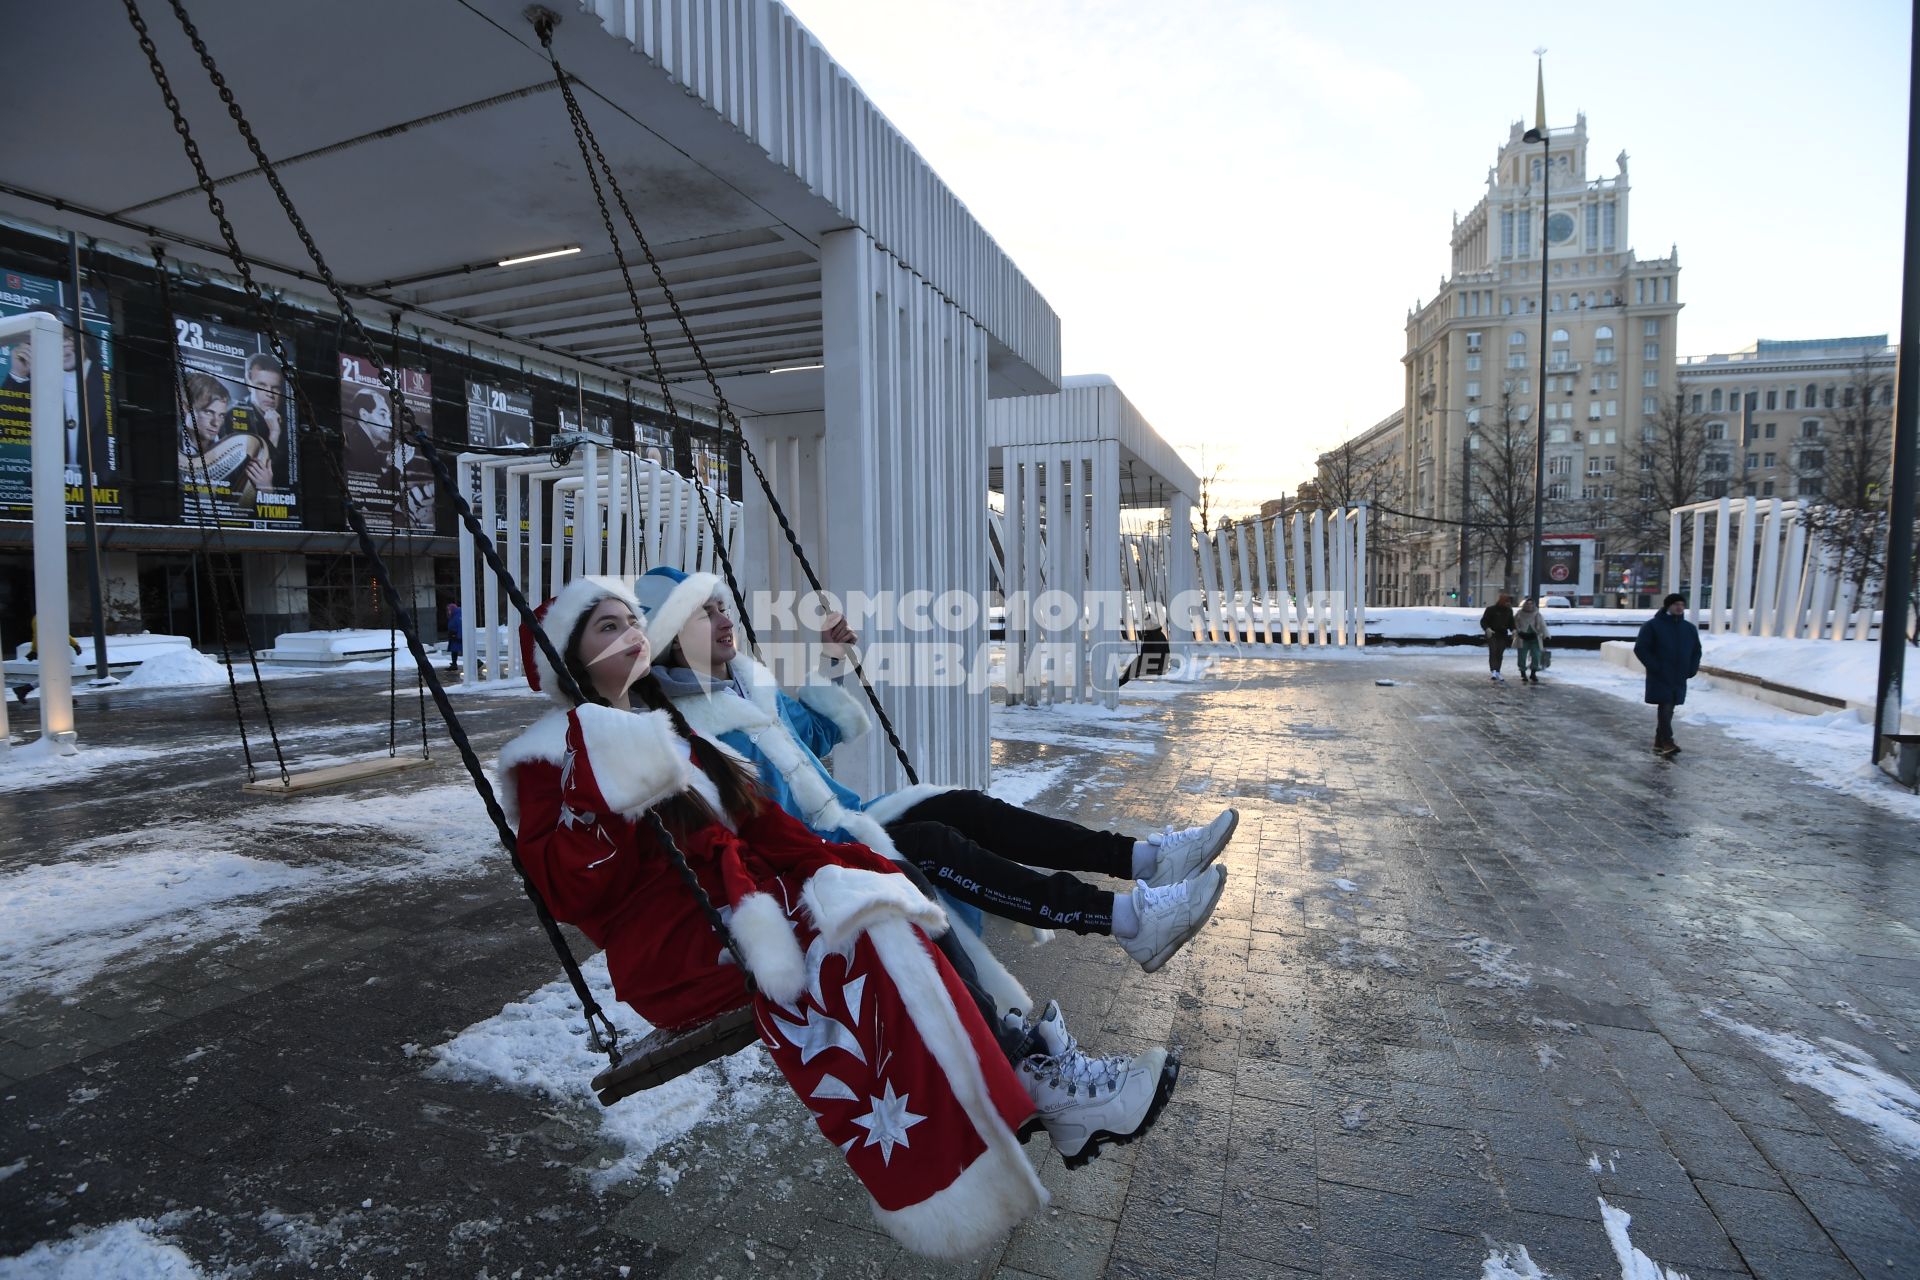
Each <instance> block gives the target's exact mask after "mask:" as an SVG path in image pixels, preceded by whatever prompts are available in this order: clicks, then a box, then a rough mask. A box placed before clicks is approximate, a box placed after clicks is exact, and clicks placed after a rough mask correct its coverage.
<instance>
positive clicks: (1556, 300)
mask: <svg viewBox="0 0 1920 1280" xmlns="http://www.w3.org/2000/svg"><path fill="white" fill-rule="evenodd" d="M1553 270H1554V274H1556V275H1558V274H1559V271H1560V267H1559V264H1558V263H1556V264H1555V265H1554V268H1553ZM1552 306H1553V310H1555V311H1558V310H1560V295H1559V294H1557V293H1556V294H1554V295H1553V304H1552Z"/></svg>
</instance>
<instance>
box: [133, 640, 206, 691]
mask: <svg viewBox="0 0 1920 1280" xmlns="http://www.w3.org/2000/svg"><path fill="white" fill-rule="evenodd" d="M226 682H227V669H226V667H225V666H223V665H221V664H220V663H218V662H215V661H214V660H213V659H212V658H209V657H208V656H207V655H206V654H204V653H201V652H200V651H199V650H198V649H163V650H161V651H160V652H159V653H156V654H154V655H153V656H152V657H151V658H148V659H147V660H146V661H145V662H142V663H141V664H140V665H139V666H137V667H135V668H134V669H133V671H132V672H131V673H130V674H129V675H127V676H126V677H125V678H124V679H122V680H121V681H120V687H121V688H122V689H181V688H188V687H191V686H194V685H203V684H225V683H226Z"/></svg>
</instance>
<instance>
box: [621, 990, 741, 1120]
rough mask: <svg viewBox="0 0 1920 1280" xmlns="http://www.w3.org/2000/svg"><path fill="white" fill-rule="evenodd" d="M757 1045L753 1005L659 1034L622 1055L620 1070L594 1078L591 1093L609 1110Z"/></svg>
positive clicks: (635, 1044)
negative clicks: (635, 1096) (635, 1095)
mask: <svg viewBox="0 0 1920 1280" xmlns="http://www.w3.org/2000/svg"><path fill="white" fill-rule="evenodd" d="M759 1039H760V1028H759V1027H758V1026H757V1025H755V1023H754V1017H753V1006H752V1005H750V1004H749V1005H741V1006H740V1007H739V1008H738V1009H731V1010H729V1011H727V1012H726V1013H723V1014H721V1015H720V1016H719V1017H717V1018H715V1019H714V1020H713V1021H712V1022H709V1023H706V1024H704V1025H702V1026H698V1027H695V1028H693V1029H692V1030H691V1031H655V1032H652V1033H651V1034H649V1035H647V1036H645V1037H643V1038H641V1039H640V1040H638V1041H636V1042H635V1043H634V1044H633V1046H632V1047H631V1048H629V1049H628V1050H627V1051H626V1052H624V1053H622V1054H621V1055H620V1064H619V1065H618V1066H613V1067H608V1068H607V1069H606V1070H605V1071H602V1072H601V1073H600V1074H599V1075H597V1076H595V1077H594V1078H593V1091H594V1092H595V1093H596V1094H598V1095H600V1105H601V1106H603V1107H610V1106H612V1105H613V1104H614V1103H616V1102H618V1101H620V1099H622V1098H625V1097H628V1096H630V1095H632V1094H636V1093H639V1092H641V1091H643V1090H646V1089H651V1088H653V1087H654V1086H655V1085H661V1084H665V1083H666V1082H667V1081H669V1080H677V1079H679V1078H680V1077H681V1076H683V1075H685V1074H687V1072H689V1071H692V1070H693V1069H694V1068H695V1067H703V1066H705V1065H706V1064H707V1063H709V1062H712V1061H713V1060H714V1059H715V1058H724V1057H726V1056H727V1055H728V1054H730V1053H738V1052H740V1050H742V1049H744V1048H746V1047H747V1046H748V1045H750V1044H753V1043H754V1042H755V1041H757V1040H759Z"/></svg>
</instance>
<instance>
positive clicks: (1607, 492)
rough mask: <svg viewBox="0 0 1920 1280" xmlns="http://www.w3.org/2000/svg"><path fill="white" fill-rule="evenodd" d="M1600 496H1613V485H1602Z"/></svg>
mask: <svg viewBox="0 0 1920 1280" xmlns="http://www.w3.org/2000/svg"><path fill="white" fill-rule="evenodd" d="M1600 496H1601V497H1603V498H1611V497H1612V496H1613V486H1612V485H1610V484H1603V485H1601V486H1600Z"/></svg>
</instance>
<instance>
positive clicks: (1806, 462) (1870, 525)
mask: <svg viewBox="0 0 1920 1280" xmlns="http://www.w3.org/2000/svg"><path fill="white" fill-rule="evenodd" d="M1793 446H1794V447H1793V453H1792V470H1793V474H1794V477H1795V479H1796V481H1797V485H1796V487H1797V488H1798V490H1799V496H1800V497H1801V499H1802V500H1803V502H1804V503H1805V504H1806V505H1804V506H1803V507H1802V508H1801V515H1800V520H1801V523H1803V524H1804V525H1806V526H1807V529H1808V531H1809V532H1810V533H1812V534H1815V535H1818V536H1819V537H1820V538H1821V539H1822V540H1823V541H1824V542H1825V543H1826V544H1827V545H1828V546H1829V547H1831V548H1833V549H1834V551H1835V552H1836V553H1837V555H1838V556H1839V561H1840V564H1839V568H1840V572H1841V574H1842V575H1843V576H1844V578H1845V579H1846V580H1847V581H1848V582H1851V583H1852V584H1853V586H1854V588H1855V590H1856V591H1861V592H1864V591H1865V590H1866V588H1867V586H1868V584H1869V583H1871V582H1873V581H1875V580H1876V579H1878V578H1879V576H1880V575H1881V573H1882V571H1883V570H1884V569H1885V567H1886V552H1887V499H1888V497H1889V492H1890V488H1889V482H1890V481H1891V479H1892V476H1893V374H1892V371H1891V370H1887V369H1880V368H1875V367H1874V366H1873V365H1872V364H1871V363H1870V362H1869V361H1867V360H1865V359H1862V360H1861V361H1860V362H1859V363H1858V364H1857V365H1855V366H1854V367H1853V369H1852V370H1851V372H1850V375H1849V377H1848V379H1847V381H1846V382H1845V383H1844V384H1842V385H1841V386H1840V387H1839V388H1838V389H1837V396H1836V403H1835V404H1834V405H1833V407H1832V412H1831V413H1830V414H1829V415H1828V418H1827V423H1826V425H1825V427H1824V428H1823V429H1822V430H1821V432H1820V434H1818V435H1813V436H1807V435H1802V436H1801V437H1800V438H1798V439H1796V440H1795V441H1794V442H1793Z"/></svg>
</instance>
